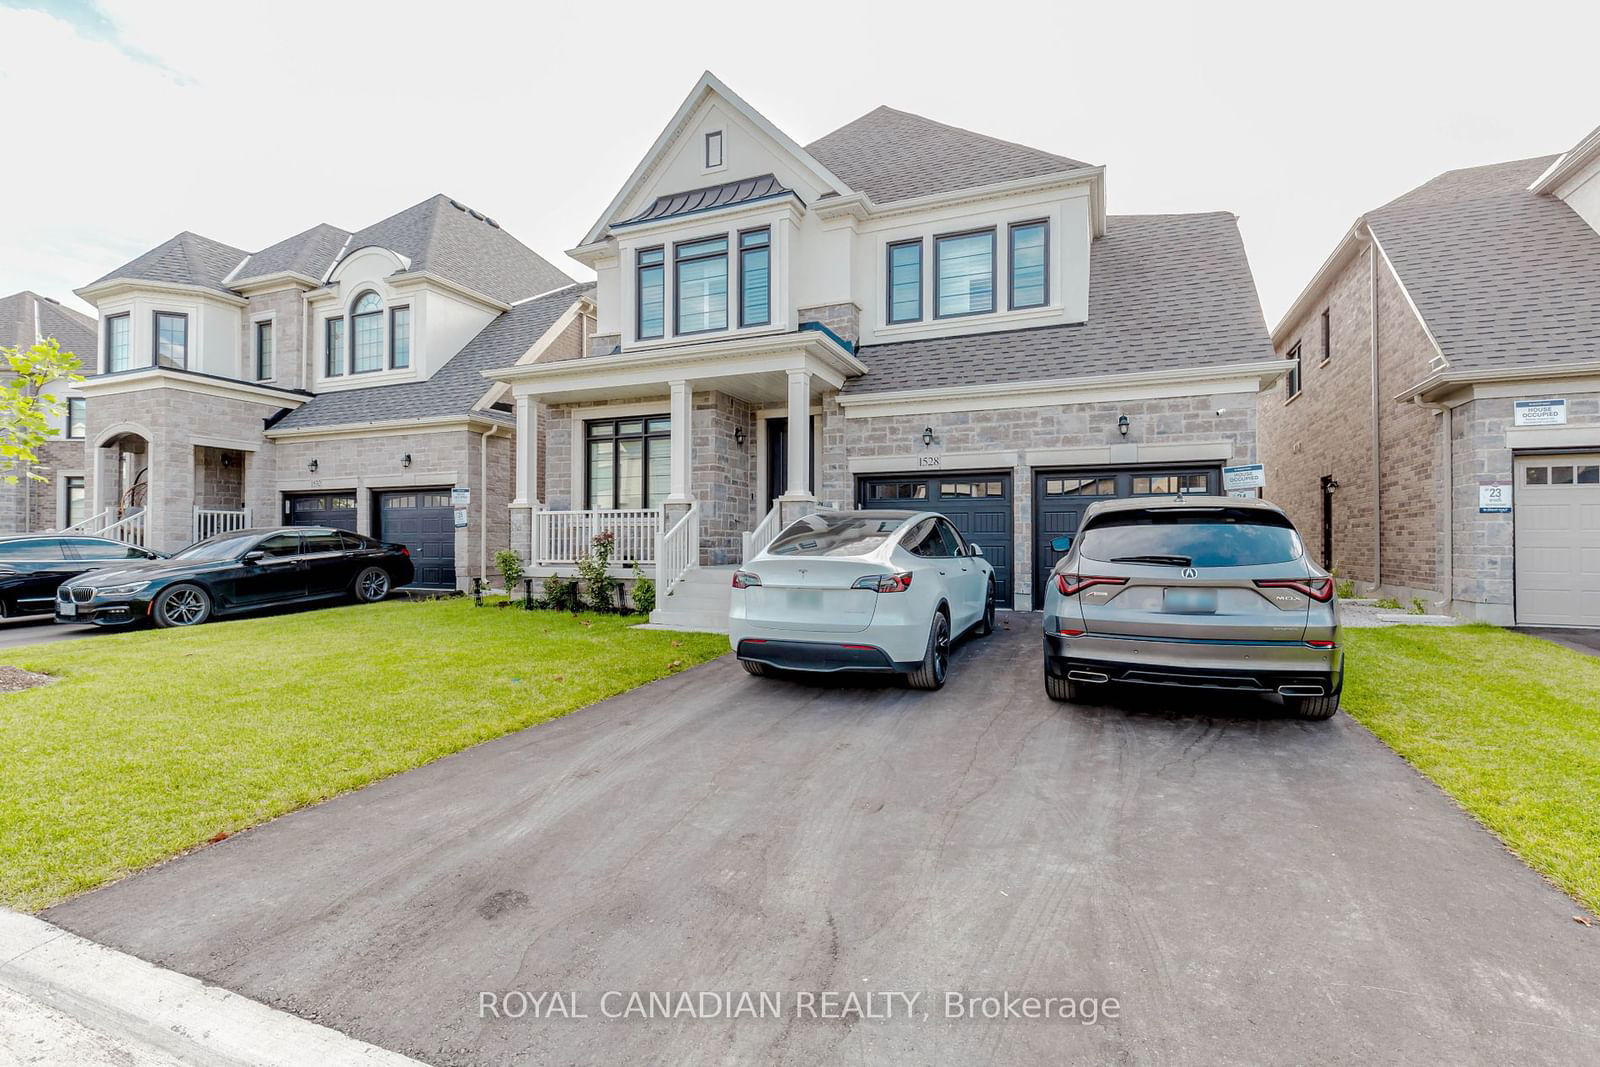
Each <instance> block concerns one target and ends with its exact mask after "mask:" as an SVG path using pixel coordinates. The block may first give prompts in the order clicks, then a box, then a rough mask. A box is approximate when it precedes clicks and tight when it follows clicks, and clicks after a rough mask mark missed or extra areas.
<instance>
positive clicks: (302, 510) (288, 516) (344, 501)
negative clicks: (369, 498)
mask: <svg viewBox="0 0 1600 1067" xmlns="http://www.w3.org/2000/svg"><path fill="white" fill-rule="evenodd" d="M283 521H284V522H285V523H287V524H288V525H290V526H331V527H333V528H334V529H335V530H349V531H350V532H351V533H355V532H356V495H355V494H354V493H299V494H296V495H295V496H286V497H284V498H283Z"/></svg>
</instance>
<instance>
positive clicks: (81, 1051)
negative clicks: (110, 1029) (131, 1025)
mask: <svg viewBox="0 0 1600 1067" xmlns="http://www.w3.org/2000/svg"><path fill="white" fill-rule="evenodd" d="M0 1063H5V1064H17V1065H19V1067H21V1065H27V1067H54V1065H56V1064H61V1065H66V1064H72V1065H73V1067H184V1064H183V1061H182V1060H175V1059H173V1058H172V1057H171V1056H168V1055H167V1054H166V1053H164V1052H159V1051H157V1050H155V1049H151V1048H148V1047H146V1046H143V1045H134V1044H132V1043H130V1042H128V1041H124V1040H122V1039H120V1038H115V1037H112V1036H111V1035H110V1034H105V1033H102V1032H100V1031H99V1030H94V1029H91V1028H89V1027H87V1026H84V1025H83V1024H82V1023H80V1022H78V1021H77V1020H76V1019H74V1018H72V1016H70V1015H68V1014H66V1013H65V1012H61V1011H57V1010H56V1009H54V1008H51V1007H47V1006H45V1005H44V1004H41V1003H39V1002H38V1001H36V1000H33V999H31V998H29V997H25V996H23V995H22V994H21V993H16V992H13V991H12V990H10V989H8V988H6V987H5V986H0Z"/></svg>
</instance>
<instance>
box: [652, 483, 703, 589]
mask: <svg viewBox="0 0 1600 1067" xmlns="http://www.w3.org/2000/svg"><path fill="white" fill-rule="evenodd" d="M656 544H657V545H658V546H659V547H658V548H657V549H656V595H657V596H659V597H668V596H671V595H672V590H673V588H674V587H675V586H676V585H677V584H678V582H679V580H681V579H682V578H683V576H684V575H685V574H688V573H689V569H690V568H691V567H693V566H694V565H695V564H697V563H699V562H700V505H699V504H690V505H689V510H688V511H687V512H685V513H684V515H683V517H682V518H680V519H679V520H678V521H677V522H675V523H673V524H672V529H670V530H667V531H666V532H665V533H662V534H661V535H660V536H659V537H657V538H656Z"/></svg>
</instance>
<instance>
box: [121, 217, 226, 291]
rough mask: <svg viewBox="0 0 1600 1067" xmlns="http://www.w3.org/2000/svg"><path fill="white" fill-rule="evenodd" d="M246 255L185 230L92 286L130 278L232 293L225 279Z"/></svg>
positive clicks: (219, 242)
mask: <svg viewBox="0 0 1600 1067" xmlns="http://www.w3.org/2000/svg"><path fill="white" fill-rule="evenodd" d="M246 254H247V253H245V251H244V250H243V249H239V248H234V247H233V246H232V245H225V244H223V243H222V242H221V241H213V240H211V238H209V237H201V236H200V235H199V234H197V233H190V232H189V231H188V230H185V231H183V232H182V233H180V234H178V235H177V236H176V237H173V238H170V239H169V240H166V241H163V242H162V243H161V244H158V245H156V246H155V247H154V248H152V249H151V250H150V251H148V252H146V253H145V254H144V255H142V256H140V257H138V258H137V259H134V260H132V261H130V262H128V263H124V264H123V265H122V266H120V267H118V268H117V269H116V270H114V271H112V272H111V273H109V274H106V275H104V276H103V277H100V278H97V279H95V280H94V282H92V283H91V284H93V285H99V284H100V283H101V282H105V281H110V280H111V279H113V278H129V279H133V280H135V281H149V282H172V283H175V284H179V285H198V286H200V287H202V288H206V289H215V290H217V291H218V292H223V293H228V292H231V290H230V289H229V288H228V287H227V286H226V285H224V284H222V279H224V278H226V277H227V276H228V274H229V273H230V272H231V271H232V270H233V268H235V267H237V266H238V265H239V263H240V261H241V260H243V259H244V257H245V255H246Z"/></svg>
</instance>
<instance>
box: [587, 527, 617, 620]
mask: <svg viewBox="0 0 1600 1067" xmlns="http://www.w3.org/2000/svg"><path fill="white" fill-rule="evenodd" d="M616 543H617V535H616V534H614V533H612V532H611V531H610V530H605V531H602V532H601V533H597V534H595V535H594V540H592V541H591V542H589V544H590V548H591V550H590V551H589V552H587V553H585V554H584V557H583V558H582V559H580V560H579V561H578V575H579V577H581V578H582V579H583V586H584V589H583V593H584V604H585V606H587V607H588V608H589V609H590V610H591V611H611V610H613V609H614V608H615V607H616V602H617V580H616V579H615V578H613V577H611V574H610V572H609V571H608V570H607V568H608V567H610V566H611V550H612V549H613V548H614V547H616Z"/></svg>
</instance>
